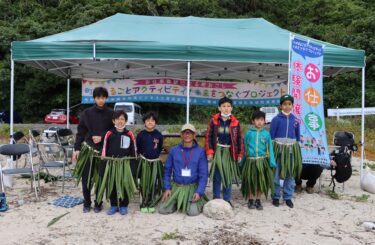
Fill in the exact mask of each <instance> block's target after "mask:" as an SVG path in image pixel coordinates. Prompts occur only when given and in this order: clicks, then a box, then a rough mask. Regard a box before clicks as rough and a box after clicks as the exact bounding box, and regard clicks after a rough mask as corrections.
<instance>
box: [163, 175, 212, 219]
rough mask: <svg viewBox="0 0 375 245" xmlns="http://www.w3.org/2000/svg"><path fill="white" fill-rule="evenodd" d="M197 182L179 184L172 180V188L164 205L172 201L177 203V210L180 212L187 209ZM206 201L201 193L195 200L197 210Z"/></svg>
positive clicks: (170, 203) (166, 205)
mask: <svg viewBox="0 0 375 245" xmlns="http://www.w3.org/2000/svg"><path fill="white" fill-rule="evenodd" d="M197 186H198V185H197V184H190V185H179V184H176V183H173V182H172V190H171V195H170V197H169V198H168V199H167V200H166V201H165V204H164V205H165V207H168V206H170V205H172V204H173V203H176V204H177V210H178V211H181V212H186V210H188V209H189V207H190V205H191V203H192V199H193V195H194V193H195V191H196V189H197ZM207 202H208V198H207V196H206V195H203V196H202V197H201V198H200V199H199V201H198V202H197V206H198V209H199V210H202V208H203V206H204V204H206V203H207Z"/></svg>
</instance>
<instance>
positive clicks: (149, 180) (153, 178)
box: [137, 111, 164, 213]
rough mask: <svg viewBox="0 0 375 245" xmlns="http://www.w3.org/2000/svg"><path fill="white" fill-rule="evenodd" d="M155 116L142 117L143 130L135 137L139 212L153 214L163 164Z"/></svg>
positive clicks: (152, 113)
mask: <svg viewBox="0 0 375 245" xmlns="http://www.w3.org/2000/svg"><path fill="white" fill-rule="evenodd" d="M157 120H158V119H157V116H156V114H155V113H154V112H152V111H151V112H148V113H146V114H145V115H144V117H143V123H144V124H145V129H144V130H142V131H141V132H139V134H138V135H137V152H138V155H139V157H140V164H139V166H138V174H137V176H140V189H141V194H142V203H141V207H140V208H141V212H142V213H153V212H155V206H156V204H157V203H158V198H159V200H160V198H161V196H162V194H163V168H164V167H163V163H162V161H161V160H160V158H159V157H160V152H161V150H162V147H163V135H162V134H161V133H160V132H159V131H158V130H157V129H156V128H155V127H156V123H157Z"/></svg>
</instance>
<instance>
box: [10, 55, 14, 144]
mask: <svg viewBox="0 0 375 245" xmlns="http://www.w3.org/2000/svg"><path fill="white" fill-rule="evenodd" d="M13 103H14V60H13V58H11V60H10V144H12V142H13V133H14V130H13V126H14V125H13V122H14V117H13V114H14V107H13Z"/></svg>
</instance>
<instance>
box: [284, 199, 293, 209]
mask: <svg viewBox="0 0 375 245" xmlns="http://www.w3.org/2000/svg"><path fill="white" fill-rule="evenodd" d="M285 204H286V205H287V206H288V207H290V208H293V207H294V204H293V202H292V200H285Z"/></svg>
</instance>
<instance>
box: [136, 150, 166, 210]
mask: <svg viewBox="0 0 375 245" xmlns="http://www.w3.org/2000/svg"><path fill="white" fill-rule="evenodd" d="M163 172H164V166H163V162H162V161H161V160H160V159H157V160H151V161H150V160H148V159H145V158H144V157H142V156H141V157H140V161H139V165H138V171H137V177H138V178H140V183H139V189H140V191H141V194H142V198H143V202H144V203H145V204H146V206H148V207H155V206H156V205H157V204H158V202H159V201H160V200H161V198H162V196H163Z"/></svg>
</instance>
